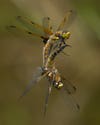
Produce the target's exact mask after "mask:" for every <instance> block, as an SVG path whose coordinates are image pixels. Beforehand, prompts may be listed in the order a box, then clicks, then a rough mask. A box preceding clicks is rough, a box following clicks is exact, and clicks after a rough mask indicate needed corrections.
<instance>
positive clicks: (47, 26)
mask: <svg viewBox="0 0 100 125" xmlns="http://www.w3.org/2000/svg"><path fill="white" fill-rule="evenodd" d="M50 23H51V20H50V17H44V18H43V28H44V33H45V34H44V35H45V37H49V35H50V34H48V33H47V31H46V30H47V29H48V30H49V31H50V32H51V33H52V32H53V31H52V26H51V24H50Z"/></svg>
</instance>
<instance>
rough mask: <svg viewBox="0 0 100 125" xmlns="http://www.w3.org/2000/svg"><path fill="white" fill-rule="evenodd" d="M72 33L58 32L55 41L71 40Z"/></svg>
mask: <svg viewBox="0 0 100 125" xmlns="http://www.w3.org/2000/svg"><path fill="white" fill-rule="evenodd" d="M70 35H71V33H70V32H69V31H57V32H56V33H55V36H54V39H56V40H59V39H69V37H70Z"/></svg>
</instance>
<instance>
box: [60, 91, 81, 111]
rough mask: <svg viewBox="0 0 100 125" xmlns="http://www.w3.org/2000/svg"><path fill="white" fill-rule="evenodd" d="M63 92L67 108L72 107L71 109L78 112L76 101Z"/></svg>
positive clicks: (78, 107) (78, 106)
mask: <svg viewBox="0 0 100 125" xmlns="http://www.w3.org/2000/svg"><path fill="white" fill-rule="evenodd" d="M62 90H63V96H64V100H65V102H66V104H69V106H71V107H72V109H74V110H76V111H79V110H80V105H79V104H78V103H77V101H76V99H75V98H74V97H73V95H71V94H68V93H67V91H66V90H65V89H62Z"/></svg>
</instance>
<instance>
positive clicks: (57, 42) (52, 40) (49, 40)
mask: <svg viewBox="0 0 100 125" xmlns="http://www.w3.org/2000/svg"><path fill="white" fill-rule="evenodd" d="M71 14H72V11H68V12H67V14H66V16H65V17H64V18H63V20H62V21H61V23H60V25H59V26H58V28H57V30H56V32H53V29H52V27H51V26H50V18H49V17H45V18H44V19H43V26H41V25H39V24H37V23H35V22H33V21H29V20H28V19H27V18H23V17H21V16H18V17H17V19H19V20H24V21H25V22H27V23H28V24H30V25H32V26H34V27H36V28H39V29H42V30H43V31H44V33H45V34H44V36H41V35H38V34H36V33H33V32H30V31H28V30H23V31H25V32H26V33H28V34H30V35H32V36H36V37H39V38H42V39H43V40H42V41H43V43H44V47H43V65H42V67H39V68H38V69H37V72H36V73H35V74H34V76H33V77H32V81H31V83H30V84H29V85H28V87H27V88H26V90H25V91H24V93H23V94H22V95H21V97H23V96H24V95H25V94H26V93H27V92H28V91H29V90H30V89H31V87H32V86H33V85H34V84H36V83H38V82H39V81H40V80H41V79H42V78H44V77H46V78H47V79H48V81H49V84H48V92H47V96H46V99H45V108H44V114H45V113H46V108H47V105H48V98H49V95H50V93H51V90H52V87H55V88H57V89H58V90H59V89H63V90H65V91H66V92H67V94H69V95H70V94H72V93H74V92H75V91H76V88H75V86H73V85H72V83H71V82H70V81H68V80H67V79H65V78H63V77H62V76H61V75H60V73H59V72H58V70H57V68H56V67H55V61H54V59H55V58H56V56H57V55H58V54H59V53H60V52H63V50H64V48H65V47H67V46H70V45H68V44H67V43H66V40H67V39H69V37H70V32H69V31H66V30H64V27H65V24H66V23H68V22H70V20H69V18H70V16H71ZM9 28H17V29H19V30H22V29H21V28H18V27H16V26H14V25H10V26H9ZM63 53H64V52H63ZM65 81H66V83H64V82H65ZM21 97H20V98H21ZM75 106H76V108H77V109H79V105H78V104H77V103H76V105H75Z"/></svg>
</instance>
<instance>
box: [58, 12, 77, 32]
mask: <svg viewBox="0 0 100 125" xmlns="http://www.w3.org/2000/svg"><path fill="white" fill-rule="evenodd" d="M75 17H76V12H74V11H72V10H70V11H67V13H66V15H65V16H64V18H63V20H62V21H61V23H60V25H59V26H58V29H57V31H59V30H66V28H68V27H69V26H70V25H71V24H72V22H73V20H74V19H75Z"/></svg>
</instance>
